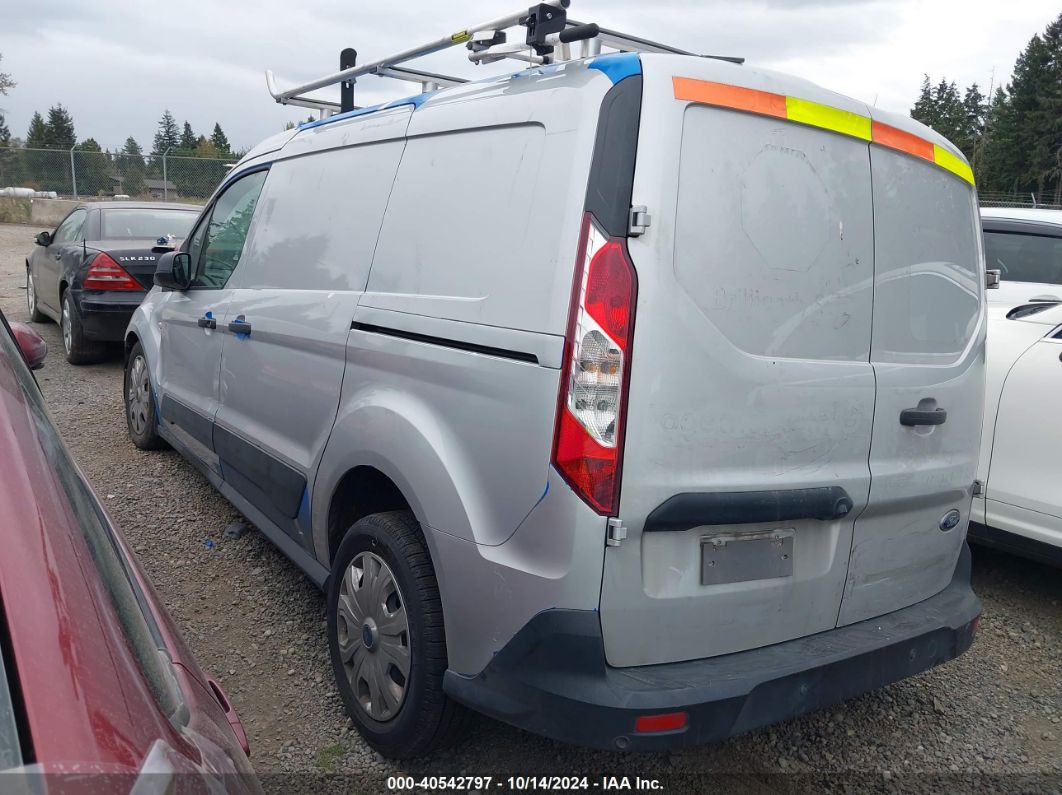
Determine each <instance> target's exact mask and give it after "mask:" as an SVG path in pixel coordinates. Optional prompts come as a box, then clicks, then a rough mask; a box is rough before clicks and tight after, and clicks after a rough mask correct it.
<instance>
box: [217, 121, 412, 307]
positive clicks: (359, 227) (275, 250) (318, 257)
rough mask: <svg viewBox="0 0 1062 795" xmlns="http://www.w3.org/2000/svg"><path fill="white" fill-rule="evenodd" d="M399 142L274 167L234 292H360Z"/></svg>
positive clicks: (338, 151) (397, 157) (346, 149)
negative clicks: (280, 290)
mask: <svg viewBox="0 0 1062 795" xmlns="http://www.w3.org/2000/svg"><path fill="white" fill-rule="evenodd" d="M404 146H405V141H404V140H397V141H395V140H392V141H383V142H375V143H370V144H360V145H358V146H352V147H344V148H342V149H332V150H328V151H325V152H320V153H316V154H312V155H309V156H308V157H297V158H293V159H287V160H284V159H282V160H278V161H276V162H275V163H273V165H272V166H270V168H269V185H268V186H267V187H266V188H265V190H263V191H262V196H261V198H260V199H259V201H258V210H257V214H258V216H259V220H258V221H257V222H256V223H255V228H254V234H252V235H251V236H250V238H249V239H248V241H247V246H246V248H245V249H244V252H243V257H242V259H241V260H240V269H239V271H238V272H237V273H236V275H235V276H233V279H232V281H231V282H230V283H229V287H232V288H234V289H240V288H254V289H263V288H271V289H290V290H355V291H360V290H364V289H365V282H366V280H367V279H368V278H369V265H370V264H371V263H372V255H373V250H374V249H375V247H376V239H377V237H378V236H379V234H380V225H381V224H382V223H383V216H384V209H385V208H386V207H387V196H388V194H389V193H390V191H391V185H392V184H393V183H394V179H395V172H396V171H397V170H398V162H399V160H400V159H401V157H402V149H403V147H404Z"/></svg>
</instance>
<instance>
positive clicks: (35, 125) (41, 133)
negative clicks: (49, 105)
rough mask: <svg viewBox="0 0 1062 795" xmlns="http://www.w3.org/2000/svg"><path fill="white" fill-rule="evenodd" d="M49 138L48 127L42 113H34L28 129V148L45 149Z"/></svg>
mask: <svg viewBox="0 0 1062 795" xmlns="http://www.w3.org/2000/svg"><path fill="white" fill-rule="evenodd" d="M47 138H48V127H47V125H45V123H44V117H43V116H41V114H40V113H34V114H33V118H31V119H30V124H29V129H28V130H26V148H27V149H43V148H44V145H45V143H47Z"/></svg>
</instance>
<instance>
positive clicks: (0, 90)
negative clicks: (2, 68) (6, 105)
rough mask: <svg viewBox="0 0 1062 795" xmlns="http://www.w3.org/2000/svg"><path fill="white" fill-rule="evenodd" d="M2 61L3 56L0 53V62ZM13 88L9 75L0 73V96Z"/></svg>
mask: <svg viewBox="0 0 1062 795" xmlns="http://www.w3.org/2000/svg"><path fill="white" fill-rule="evenodd" d="M2 60H4V56H3V54H2V53H0V61H2ZM14 87H15V81H14V80H12V79H11V75H9V74H5V73H4V72H0V95H4V94H7V90H8V89H9V88H14Z"/></svg>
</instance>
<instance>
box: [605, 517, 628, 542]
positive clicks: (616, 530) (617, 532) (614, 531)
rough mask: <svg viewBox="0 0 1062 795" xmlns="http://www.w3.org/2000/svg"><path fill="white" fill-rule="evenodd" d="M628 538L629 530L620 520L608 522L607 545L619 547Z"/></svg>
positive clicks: (613, 519)
mask: <svg viewBox="0 0 1062 795" xmlns="http://www.w3.org/2000/svg"><path fill="white" fill-rule="evenodd" d="M626 537H627V528H626V527H624V526H623V522H621V521H620V520H619V519H618V518H615V517H614V518H612V519H609V520H608V534H607V535H606V536H605V543H606V544H608V545H609V546H610V547H618V546H619V545H620V543H621V542H622V541H623V539H625V538H626Z"/></svg>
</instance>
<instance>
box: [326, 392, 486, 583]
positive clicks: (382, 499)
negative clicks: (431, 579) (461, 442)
mask: <svg viewBox="0 0 1062 795" xmlns="http://www.w3.org/2000/svg"><path fill="white" fill-rule="evenodd" d="M369 400H372V401H380V402H371V403H370V402H368V401H369ZM383 401H386V405H384V404H383ZM347 405H348V406H351V404H350V403H348V404H347ZM453 448H454V445H453V444H452V443H451V444H447V440H446V436H445V432H444V428H443V426H442V425H441V424H440V423H438V422H436V421H434V417H432V416H431V409H430V407H428V406H425V405H423V404H421V402H420V401H419V400H418V399H416V398H413V397H412V396H410V395H405V394H396V393H394V392H386V393H384V392H376V393H375V394H373V393H371V392H370V393H369V394H368V395H367V396H366V402H361V401H358V402H357V404H356V405H353V406H351V407H350V408H341V409H340V412H339V416H338V417H337V419H336V423H335V425H334V427H333V429H332V433H331V435H330V437H329V440H328V443H327V445H326V447H325V450H324V453H323V455H322V456H321V462H320V464H319V466H318V467H317V473H316V477H315V478H314V485H313V494H312V499H311V515H312V526H313V546H314V553H315V555H316V557H317V559H318V560H319V561H321V562H322V563H325V564H326V565H331V561H332V555H333V554H334V552H335V548H336V546H338V544H335V545H333V541H334V540H335V539H334V538H333V537H332V535H331V534H332V533H333V532H336V530H335V527H334V524H333V523H334V522H335V521H337V519H336V517H337V515H338V516H344V514H343V513H339V514H337V511H340V510H341V509H339V508H336V507H333V501H334V498H335V497H336V496H337V495H345V496H347V497H350V496H352V495H357V494H358V493H359V491H360V493H361V494H362V498H363V500H364V499H365V498H366V497H368V499H369V503H370V504H373V503H374V502H375V504H380V505H385V506H387V505H400V507H403V508H405V507H408V509H409V510H411V511H412V512H413V515H414V516H415V517H416V519H417V521H418V522H419V523H420V525H421V528H422V530H423V532H424V537H425V540H426V541H427V544H428V549H429V552H430V553H431V555H432V559H433V560H437V559H438V558H437V555H436V554H435V553H436V550H435V542H434V539H433V533H432V532H430V530H432V529H439V530H442V531H444V532H448V533H457V534H459V535H464V534H466V533H468V532H470V528H471V527H472V526H473V522H472V521H471V520H470V517H469V515H468V511H467V510H466V503H465V501H464V500H463V499H462V493H461V489H460V488H459V487H458V483H457V482H456V480H455V477H454V474H453V473H454V472H455V471H456V472H460V471H462V469H463V468H462V467H461V466H460V464H459V462H456V463H455V462H448V463H449V466H447V465H446V464H444V460H445V459H444V456H443V454H442V453H441V452H440V451H442V450H453ZM399 497H401V503H399V502H398V498H399ZM388 509H390V510H393V508H384V510H388ZM355 510H357V509H355ZM348 526H349V525H348ZM343 530H345V528H341V529H340V530H339V532H342V531H343ZM437 574H439V573H438V572H437Z"/></svg>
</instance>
